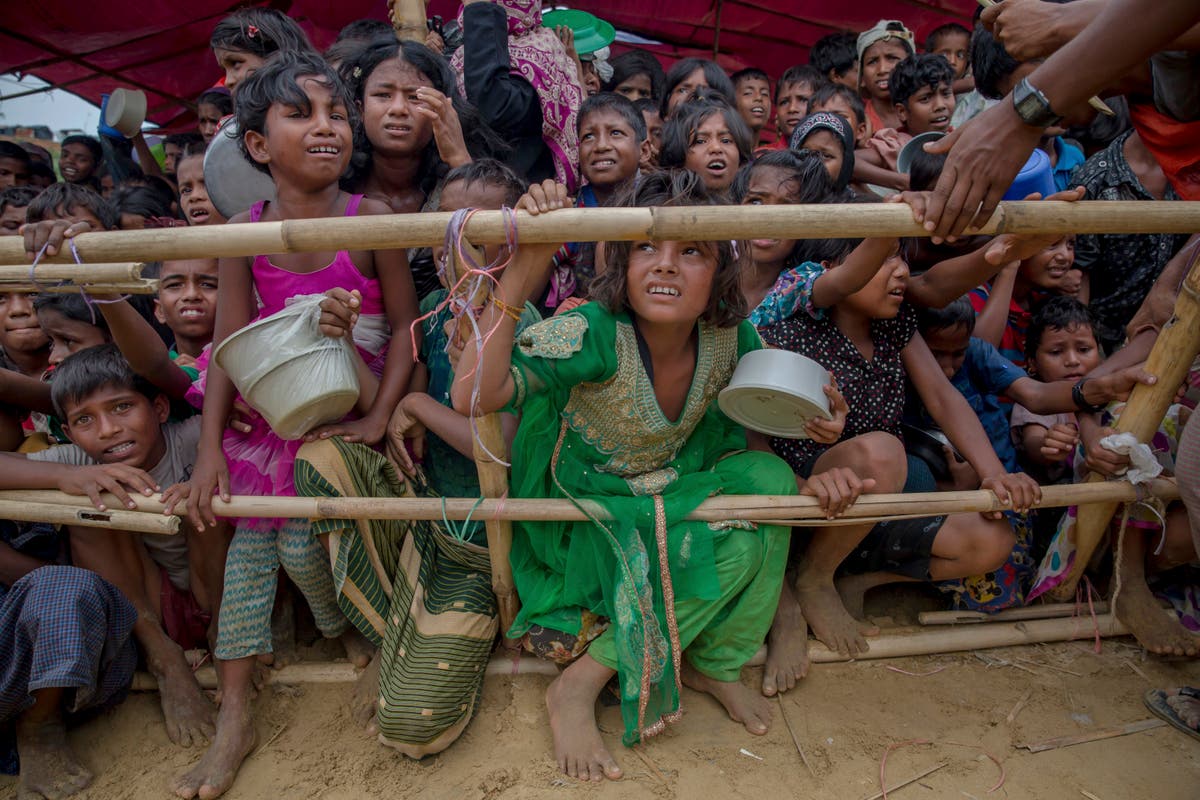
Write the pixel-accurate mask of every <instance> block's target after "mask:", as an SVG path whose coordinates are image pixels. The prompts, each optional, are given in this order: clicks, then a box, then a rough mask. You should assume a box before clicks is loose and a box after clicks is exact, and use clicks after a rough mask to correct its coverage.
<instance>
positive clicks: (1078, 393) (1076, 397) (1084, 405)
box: [1071, 378, 1105, 414]
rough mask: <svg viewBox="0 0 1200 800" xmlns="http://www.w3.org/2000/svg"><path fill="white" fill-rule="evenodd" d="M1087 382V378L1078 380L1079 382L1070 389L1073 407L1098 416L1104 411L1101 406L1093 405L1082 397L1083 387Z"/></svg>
mask: <svg viewBox="0 0 1200 800" xmlns="http://www.w3.org/2000/svg"><path fill="white" fill-rule="evenodd" d="M1087 382H1088V379H1087V378H1080V379H1079V382H1078V383H1076V384H1075V385H1074V386H1072V387H1071V400H1072V401H1073V402H1074V403H1075V407H1076V408H1078V409H1079V410H1080V411H1087V412H1090V413H1092V414H1098V413H1099V412H1101V411H1103V410H1104V409H1105V406H1103V405H1093V404H1091V403H1089V402H1088V401H1087V399H1086V398H1085V397H1084V396H1083V385H1084V384H1085V383H1087Z"/></svg>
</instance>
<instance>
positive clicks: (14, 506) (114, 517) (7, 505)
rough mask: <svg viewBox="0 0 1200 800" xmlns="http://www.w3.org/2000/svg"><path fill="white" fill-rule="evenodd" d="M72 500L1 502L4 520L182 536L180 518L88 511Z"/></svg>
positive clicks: (129, 512) (92, 509)
mask: <svg viewBox="0 0 1200 800" xmlns="http://www.w3.org/2000/svg"><path fill="white" fill-rule="evenodd" d="M67 496H68V497H69V496H70V495H67ZM72 500H73V501H74V502H73V503H72V505H59V504H56V503H31V502H28V501H24V500H7V499H0V519H12V520H20V521H22V522H52V523H54V524H55V525H79V526H81V527H84V528H111V529H113V530H121V531H130V532H132V533H152V534H156V535H162V536H171V535H174V534H177V533H179V517H166V516H162V515H161V514H147V513H145V512H142V511H126V510H124V509H122V508H120V507H119V506H118V507H116V508H112V509H111V510H109V511H100V510H98V509H96V508H92V507H90V506H88V507H86V508H85V507H82V506H80V505H79V502H80V500H81V498H78V497H74V498H72ZM114 501H115V498H114Z"/></svg>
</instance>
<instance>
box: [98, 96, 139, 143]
mask: <svg viewBox="0 0 1200 800" xmlns="http://www.w3.org/2000/svg"><path fill="white" fill-rule="evenodd" d="M145 121H146V93H145V92H142V91H140V90H138V89H114V90H113V92H112V94H110V95H109V96H108V105H107V106H106V107H105V109H104V124H105V125H107V126H108V127H110V128H113V129H114V130H117V131H120V133H121V134H122V135H123V136H125V137H126V138H129V139H132V138H133V137H134V136H137V135H138V134H139V133H141V130H142V123H143V122H145Z"/></svg>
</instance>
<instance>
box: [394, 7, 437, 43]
mask: <svg viewBox="0 0 1200 800" xmlns="http://www.w3.org/2000/svg"><path fill="white" fill-rule="evenodd" d="M425 3H426V0H389V2H388V5H389V6H390V7H391V18H392V28H393V29H394V30H395V31H396V38H397V39H401V40H407V41H410V42H417V43H418V44H425V36H426V34H427V33H428V29H427V27H426V25H425Z"/></svg>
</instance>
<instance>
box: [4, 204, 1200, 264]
mask: <svg viewBox="0 0 1200 800" xmlns="http://www.w3.org/2000/svg"><path fill="white" fill-rule="evenodd" d="M517 219H518V229H519V236H520V241H522V242H564V241H621V240H624V241H632V240H637V239H642V238H652V239H701V240H710V241H715V240H720V239H754V238H782V239H817V238H822V237H829V236H834V237H842V236H928V235H929V233H928V231H926V230H925V229H924V228H923V227H921V226H919V225H917V224H916V223H915V222H913V219H912V211H911V210H910V209H909V207H908V206H907V205H904V204H900V203H878V204H874V205H872V204H867V205H850V206H847V205H832V206H831V205H788V206H754V207H750V206H714V207H711V208H705V207H695V206H689V207H686V208H682V207H681V208H672V207H664V208H654V209H649V208H586V209H562V210H560V211H555V212H553V213H551V214H543V215H539V216H537V217H530V216H528V215H526V214H525V213H524V212H519V213H518V214H517ZM449 221H450V214H448V213H441V212H438V213H424V214H391V215H383V216H363V217H338V218H334V217H330V218H321V219H305V220H287V221H284V222H256V223H243V224H238V225H222V226H220V227H206V226H199V227H193V228H160V229H148V230H140V231H108V232H103V233H83V234H80V235H79V236H77V237H75V239H74V242H75V245H76V249H77V251H78V252H79V254H80V256H81V257H82V258H83V259H85V260H90V261H96V262H114V261H147V260H149V261H162V260H168V259H181V258H215V257H219V256H244V255H248V254H274V253H295V252H316V251H323V250H337V249H341V248H344V247H345V246H346V245H347V244H348V243H351V242H352V243H353V244H354V246H355V247H357V248H361V249H365V250H378V249H395V248H400V247H416V246H432V245H436V244H440V243H441V242H442V241H443V239H444V237H445V234H446V225H447V224H448V223H449ZM1197 230H1200V202H1184V201H1177V202H1175V201H1173V202H1166V201H1150V202H1144V201H1090V202H1089V201H1083V202H1078V203H1062V202H1050V201H1038V202H1005V203H1001V204H1000V208H999V209H998V210H997V211H996V213H995V214H994V215H993V216H992V218H991V220H989V221H988V223H987V224H986V225H985V226H984V227H983V228H982V230H981V232H982V233H987V234H994V233H1066V232H1071V233H1192V232H1194V231H1197ZM465 235H466V237H467V238H469V239H470V240H471V241H472V242H474V243H475V244H477V245H478V244H502V243H504V242H505V241H506V239H505V237H506V228H505V224H504V218H503V216H502V214H501V212H499V211H480V212H479V213H477V214H476V215H474V216H473V217H472V218H471V220H470V222H468V223H467V225H466V230H465ZM25 259H26V256H25V248H24V243H23V242H22V241H21V240H20V238H19V237H16V236H14V237H5V240H0V262H3V263H9V264H15V263H20V262H22V261H24V260H25ZM48 260H50V261H68V260H70V257H69V255H66V254H59V255H58V256H56V257H54V258H53V259H48Z"/></svg>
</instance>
